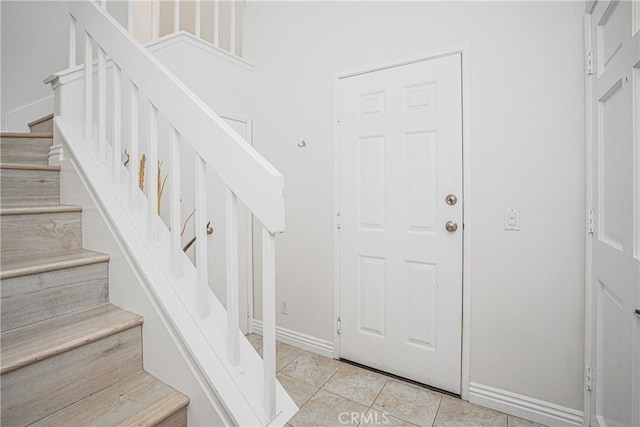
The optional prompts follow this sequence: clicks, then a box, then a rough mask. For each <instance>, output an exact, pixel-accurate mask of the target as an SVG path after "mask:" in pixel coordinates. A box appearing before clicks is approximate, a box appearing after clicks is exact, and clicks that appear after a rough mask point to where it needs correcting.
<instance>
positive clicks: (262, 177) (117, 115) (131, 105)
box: [56, 1, 288, 425]
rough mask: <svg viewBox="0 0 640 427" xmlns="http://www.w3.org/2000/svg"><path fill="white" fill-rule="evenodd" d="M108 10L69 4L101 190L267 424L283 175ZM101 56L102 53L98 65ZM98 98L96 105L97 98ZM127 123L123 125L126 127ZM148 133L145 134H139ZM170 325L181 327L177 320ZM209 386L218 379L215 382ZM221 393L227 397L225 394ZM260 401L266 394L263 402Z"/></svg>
mask: <svg viewBox="0 0 640 427" xmlns="http://www.w3.org/2000/svg"><path fill="white" fill-rule="evenodd" d="M154 3H156V4H157V2H154ZM176 3H177V2H176ZM196 3H200V2H196ZM215 3H217V2H215ZM105 4H106V3H105V2H104V1H103V3H102V5H98V4H96V3H94V2H93V1H70V2H69V13H70V64H69V65H70V67H76V68H78V66H76V63H75V62H76V59H75V58H76V38H77V36H78V34H77V31H79V29H80V28H82V30H81V31H83V32H84V66H83V68H84V77H85V78H84V100H83V101H84V125H83V126H82V131H81V132H80V133H83V134H84V135H82V141H83V143H84V144H85V145H87V146H86V147H85V148H84V149H86V152H87V153H90V155H91V156H93V161H94V162H95V163H94V164H95V165H97V167H98V168H100V169H101V170H102V171H103V175H104V177H105V179H106V180H107V181H105V182H108V184H107V187H104V188H108V187H112V188H113V189H114V194H116V198H118V197H119V201H120V204H121V205H122V208H123V209H124V210H125V211H126V216H128V218H129V221H130V224H127V227H129V229H136V230H137V232H138V233H139V234H140V236H142V238H141V239H140V240H141V243H143V244H144V245H146V246H145V248H146V249H145V250H147V251H148V253H152V254H157V255H156V258H155V262H156V264H157V268H158V269H159V270H161V272H162V274H163V275H164V278H165V279H166V281H167V282H168V283H170V284H171V286H173V288H174V292H175V295H176V296H177V297H179V298H181V299H182V305H183V306H184V307H191V308H193V310H194V311H195V313H194V312H190V313H189V315H190V317H191V318H192V319H193V322H194V323H195V324H197V325H198V327H199V328H200V332H201V334H202V335H203V336H205V337H207V340H208V342H209V345H210V346H212V347H213V351H214V352H216V354H217V355H218V357H219V358H220V360H221V361H222V363H223V365H224V366H225V369H226V370H227V371H228V373H229V377H230V378H232V382H233V383H235V384H236V386H237V387H238V388H239V390H240V394H241V395H242V396H244V398H245V399H246V401H247V403H248V405H249V406H250V407H251V409H252V410H253V412H254V413H255V414H257V418H258V419H260V420H261V423H262V424H263V425H267V424H269V423H270V422H271V421H273V419H274V418H275V417H276V416H277V415H278V413H279V412H280V411H281V408H279V405H278V402H277V401H276V394H277V393H276V387H277V383H276V377H275V374H276V364H275V360H276V359H275V233H278V232H282V231H284V198H283V189H284V179H283V176H282V175H281V174H280V172H278V171H277V170H276V169H275V168H274V167H273V166H272V165H271V164H270V163H269V162H267V161H266V160H265V159H264V158H263V157H262V156H261V155H260V154H259V153H258V152H256V151H255V150H254V149H253V148H252V147H251V146H250V144H248V143H247V141H245V140H244V139H243V138H242V137H240V136H239V135H238V134H237V133H236V132H235V131H234V130H233V129H232V128H231V127H230V126H229V125H227V124H226V123H225V122H224V121H223V120H222V119H221V118H220V117H219V116H218V115H217V114H216V113H215V112H214V111H212V109H211V108H210V107H209V106H207V105H206V104H205V103H204V102H203V101H202V100H200V99H199V98H198V97H197V96H196V95H195V94H194V93H193V92H192V91H191V90H190V89H189V88H187V87H186V86H185V85H184V84H183V83H182V82H181V81H180V80H179V79H177V78H176V77H175V76H174V75H173V74H172V73H171V72H170V71H169V70H168V69H167V68H166V67H165V66H164V65H163V64H162V63H160V62H159V60H157V59H156V58H155V57H154V56H153V55H151V54H150V53H149V52H148V51H147V49H145V48H144V47H143V46H142V45H141V44H140V43H139V42H137V41H136V40H135V39H134V38H133V37H132V36H131V34H130V33H128V31H127V29H125V28H124V27H122V26H121V25H120V24H118V22H117V21H116V20H115V19H114V18H113V17H112V16H110V15H109V14H108V13H106V10H105ZM127 4H128V5H131V4H132V2H131V1H129V2H127ZM156 15H157V14H156ZM156 19H157V18H156ZM176 22H179V20H176ZM232 51H233V44H232ZM94 57H97V62H96V61H94ZM94 72H95V74H96V76H95V82H94ZM108 73H109V74H108ZM108 75H109V76H110V78H109V79H108V78H107V76H108ZM108 86H109V90H108V91H107V87H108ZM124 88H127V89H128V90H126V91H125V90H123V89H124ZM94 94H95V95H97V99H94ZM123 94H126V95H127V96H123ZM123 98H128V99H123ZM123 105H124V106H126V109H123ZM145 106H146V107H148V109H147V110H146V111H142V108H141V107H145ZM108 107H109V108H108ZM123 111H127V112H126V113H123ZM141 112H142V113H144V114H141ZM124 115H126V117H123V116H124ZM141 117H145V118H146V120H145V122H144V123H141V122H142V118H141ZM123 118H125V119H126V126H123ZM159 119H161V120H162V121H163V123H168V127H167V126H165V127H164V130H165V131H166V130H167V129H168V135H164V136H166V139H167V140H168V152H167V150H164V151H163V152H164V154H165V160H166V159H168V163H169V165H168V166H169V182H168V186H169V196H168V197H169V218H168V224H166V225H165V222H164V221H163V220H162V218H160V216H159V215H158V213H159V212H158V211H159V209H158V208H157V207H158V206H159V204H158V195H159V193H158V182H159V181H158V180H156V179H155V170H154V169H155V166H156V165H157V164H159V163H158V159H159V151H160V148H159V143H158V141H159V129H160V127H159V126H158V123H159ZM56 123H57V125H58V129H59V130H60V132H61V133H63V134H64V126H65V123H67V122H65V117H64V114H61V117H60V118H59V119H57V122H56ZM107 127H109V129H108V128H107ZM142 127H145V129H146V133H145V132H141V128H142ZM69 133H70V132H69ZM141 134H142V135H145V139H146V140H145V141H144V143H145V147H144V148H146V165H148V169H149V170H148V172H147V174H148V175H147V176H148V179H147V180H146V187H145V188H146V195H145V193H144V192H143V191H141V183H140V180H141V176H143V175H144V171H143V170H141V163H140V162H138V161H137V159H138V158H139V156H140V155H141V147H140V144H139V139H140V136H141ZM107 135H110V138H109V139H110V140H107ZM123 138H124V139H126V141H127V142H128V143H129V149H130V151H129V153H128V154H129V156H130V159H132V161H131V162H128V165H129V167H128V168H127V167H126V166H125V165H123V162H121V161H120V160H121V158H122V155H123V150H122V148H123ZM163 148H164V146H163ZM185 148H188V150H187V152H189V153H192V155H193V163H192V164H193V169H194V182H193V187H194V198H195V206H194V207H195V233H196V241H195V246H196V248H195V266H194V265H193V264H192V263H191V262H190V261H189V259H188V258H187V256H186V255H185V254H184V253H183V251H182V247H181V235H180V233H181V224H182V221H183V220H184V218H181V186H183V183H181V181H180V180H181V178H180V176H181V173H180V167H181V155H184V153H185V150H184V149H185ZM79 152H80V150H79ZM166 154H168V155H166ZM84 167H85V168H90V167H91V166H89V165H84ZM207 168H210V169H211V170H213V171H215V173H216V174H217V175H218V177H219V178H220V179H221V181H222V182H224V184H225V185H226V206H225V209H226V211H225V212H226V216H225V217H226V225H225V230H226V233H225V234H226V236H225V239H226V267H227V268H226V271H227V274H226V295H227V301H226V319H225V318H224V317H223V318H220V316H217V314H216V313H217V311H216V310H218V311H220V310H222V311H224V310H223V309H221V308H220V307H221V305H220V304H219V303H218V302H217V300H215V297H213V294H212V292H211V290H210V289H209V286H208V271H207V236H206V233H207V226H206V225H207V221H208V220H207V213H206V211H207V189H206V176H205V172H206V169H207ZM238 200H240V201H241V202H242V203H244V205H245V206H246V207H247V208H248V210H249V211H251V213H252V214H253V215H254V217H255V218H256V219H258V220H259V221H260V222H261V223H262V224H263V232H262V245H263V247H262V257H263V259H262V276H263V277H262V285H263V290H262V295H263V307H262V310H263V323H264V326H263V328H264V329H263V339H264V347H263V355H262V357H263V360H264V362H263V365H262V366H261V368H262V378H261V379H260V380H259V381H258V382H259V384H258V385H257V386H256V384H255V381H253V383H252V382H251V379H250V378H248V377H249V376H250V375H251V373H252V368H251V366H249V365H250V363H253V362H254V361H257V362H255V363H254V365H258V366H259V364H260V363H259V359H258V358H257V356H256V355H255V353H254V354H253V355H248V354H244V353H243V352H246V351H247V350H246V349H247V348H250V347H249V346H248V343H246V342H243V343H240V342H239V341H240V340H242V341H244V338H243V337H242V335H241V333H240V331H239V284H238V256H237V254H238V250H237V248H238V224H237V218H238V211H237V210H238ZM141 217H142V222H140V220H141ZM139 224H146V225H145V226H144V227H142V228H145V229H143V230H141V229H140V228H141V227H139ZM120 232H121V233H124V231H122V230H120ZM134 249H135V248H134ZM134 255H135V254H134ZM167 261H168V262H167ZM157 293H158V294H159V293H160V291H158V292H157ZM214 300H215V301H214ZM212 301H213V302H212ZM172 320H173V321H174V325H177V326H176V327H177V328H178V329H179V327H180V320H176V319H172ZM221 323H226V333H219V334H217V335H216V334H212V332H211V331H209V330H206V328H208V327H211V326H207V325H215V326H216V327H218V326H219V325H220V324H221ZM223 331H224V328H223ZM179 335H181V336H182V337H183V339H186V338H185V336H186V335H188V334H186V333H181V332H180V331H179ZM196 335H197V334H196ZM214 335H215V336H214ZM191 336H193V335H191ZM221 337H223V338H222V339H220V338H221ZM218 341H221V342H218ZM240 344H242V345H240ZM243 349H244V350H243ZM220 353H224V354H220ZM249 356H251V357H249ZM259 367H260V366H259ZM211 381H213V382H214V383H215V381H216V379H211ZM214 387H215V385H214ZM260 388H261V391H260V390H259V389H260ZM256 389H258V391H256ZM221 394H222V398H223V399H224V398H225V396H224V394H223V393H221ZM256 396H261V398H260V399H256ZM287 398H288V396H287ZM256 400H259V401H256ZM236 415H238V414H236Z"/></svg>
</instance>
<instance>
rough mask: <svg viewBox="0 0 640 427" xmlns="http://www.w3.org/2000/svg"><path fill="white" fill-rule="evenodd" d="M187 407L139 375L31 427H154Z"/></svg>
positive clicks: (153, 380)
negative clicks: (72, 426) (78, 426)
mask: <svg viewBox="0 0 640 427" xmlns="http://www.w3.org/2000/svg"><path fill="white" fill-rule="evenodd" d="M188 404H189V398H188V397H186V396H185V395H183V394H182V393H180V392H178V391H176V390H174V389H173V388H171V387H169V386H168V385H166V384H165V383H163V382H162V381H160V380H158V379H157V378H155V377H153V376H152V375H150V374H148V373H146V372H144V371H142V372H140V373H137V374H135V375H132V376H130V377H129V378H127V379H124V380H122V381H120V382H117V383H115V384H114V385H112V386H110V387H107V388H106V389H104V390H102V391H99V392H98V393H95V394H93V395H91V396H89V397H86V398H85V399H82V400H80V401H78V402H76V403H74V404H73V405H70V406H68V407H66V408H64V409H61V410H60V411H58V412H55V413H53V414H51V415H49V416H48V417H46V418H43V419H41V420H40V421H38V422H36V423H34V424H32V426H61V427H62V426H70V425H82V426H115V425H118V426H153V425H156V424H158V423H160V422H161V421H163V420H165V419H166V418H168V417H169V416H171V415H172V414H174V413H175V412H176V411H178V410H180V409H182V408H184V407H185V406H187V405H188Z"/></svg>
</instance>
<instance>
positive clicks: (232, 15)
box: [229, 0, 236, 55]
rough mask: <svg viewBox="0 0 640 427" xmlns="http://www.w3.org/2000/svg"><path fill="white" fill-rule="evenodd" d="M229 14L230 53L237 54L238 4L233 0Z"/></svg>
mask: <svg viewBox="0 0 640 427" xmlns="http://www.w3.org/2000/svg"><path fill="white" fill-rule="evenodd" d="M230 5H231V6H230V7H231V9H230V12H229V52H231V53H233V54H234V55H235V54H236V2H235V1H234V0H231V2H230Z"/></svg>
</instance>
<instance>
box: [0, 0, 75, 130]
mask: <svg viewBox="0 0 640 427" xmlns="http://www.w3.org/2000/svg"><path fill="white" fill-rule="evenodd" d="M0 7H1V8H2V13H1V15H2V23H1V26H2V29H1V37H0V38H1V48H0V52H1V55H2V84H1V85H2V98H1V99H0V107H1V111H2V113H1V114H0V115H1V116H2V129H3V130H7V129H9V127H8V126H7V113H10V112H12V111H15V110H16V109H20V108H21V107H24V106H25V105H27V104H30V103H35V102H37V101H41V100H43V99H45V98H50V97H51V96H52V92H51V89H50V88H49V87H48V86H45V85H44V84H43V83H42V81H43V80H44V79H45V78H46V77H48V76H49V75H51V74H52V73H54V72H56V71H60V70H62V69H64V68H66V66H67V64H68V61H69V59H68V46H69V41H68V40H69V12H68V7H67V2H66V1H4V0H3V1H1V2H0ZM43 103H44V104H45V107H46V106H48V107H49V108H47V110H48V111H47V112H46V113H45V114H50V113H52V112H53V100H52V99H49V100H48V101H44V102H43ZM41 111H42V107H41V106H39V107H36V109H35V113H33V114H35V115H36V116H35V117H31V118H30V119H29V120H34V119H37V118H39V117H38V116H37V115H38V114H41ZM25 125H26V123H16V124H15V125H12V126H11V127H12V128H13V129H11V130H16V126H25Z"/></svg>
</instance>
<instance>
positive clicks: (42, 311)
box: [0, 262, 109, 331]
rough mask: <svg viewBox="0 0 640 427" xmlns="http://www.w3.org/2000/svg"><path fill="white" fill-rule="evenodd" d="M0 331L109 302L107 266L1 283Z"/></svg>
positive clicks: (51, 272)
mask: <svg viewBox="0 0 640 427" xmlns="http://www.w3.org/2000/svg"><path fill="white" fill-rule="evenodd" d="M0 290H1V292H2V299H1V300H0V301H1V303H0V307H1V308H0V310H1V313H2V331H8V330H10V329H14V328H19V327H21V326H26V325H30V324H32V323H35V322H41V321H43V320H48V319H52V318H54V317H57V316H64V315H66V314H71V313H76V312H78V311H81V310H86V309H89V308H92V307H96V306H98V305H101V304H104V303H106V302H108V297H109V279H108V264H107V263H106V262H101V263H97V264H90V265H83V266H80V267H73V268H66V269H62V270H55V271H48V272H44V273H38V274H30V275H26V276H20V277H13V278H11V279H5V280H2V281H0Z"/></svg>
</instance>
